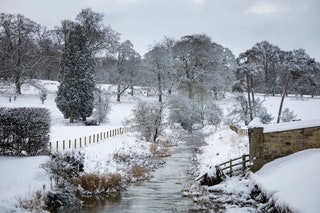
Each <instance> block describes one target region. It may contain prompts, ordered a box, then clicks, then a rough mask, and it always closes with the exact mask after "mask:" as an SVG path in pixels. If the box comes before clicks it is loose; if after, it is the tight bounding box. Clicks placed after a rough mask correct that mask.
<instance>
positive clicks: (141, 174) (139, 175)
mask: <svg viewBox="0 0 320 213" xmlns="http://www.w3.org/2000/svg"><path fill="white" fill-rule="evenodd" d="M147 173H148V170H147V169H145V168H143V167H141V166H139V165H137V164H135V165H133V166H132V168H131V174H132V177H133V178H135V179H137V180H142V179H145V178H147Z"/></svg>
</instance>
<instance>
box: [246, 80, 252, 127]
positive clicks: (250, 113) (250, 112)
mask: <svg viewBox="0 0 320 213" xmlns="http://www.w3.org/2000/svg"><path fill="white" fill-rule="evenodd" d="M250 88H251V86H250V77H249V75H247V93H248V105H249V107H248V108H249V116H250V121H252V120H253V116H252V105H251V97H250V91H251V89H250Z"/></svg>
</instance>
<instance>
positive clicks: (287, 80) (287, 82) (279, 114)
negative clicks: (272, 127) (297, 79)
mask: <svg viewBox="0 0 320 213" xmlns="http://www.w3.org/2000/svg"><path fill="white" fill-rule="evenodd" d="M289 80H290V74H289V75H288V77H287V79H286V84H285V87H284V91H283V94H282V97H281V102H280V107H279V112H278V118H277V123H280V118H281V111H282V106H283V102H284V97H285V96H286V95H287V93H288V84H289Z"/></svg>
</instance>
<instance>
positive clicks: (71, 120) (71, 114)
mask: <svg viewBox="0 0 320 213" xmlns="http://www.w3.org/2000/svg"><path fill="white" fill-rule="evenodd" d="M69 122H70V123H74V118H73V112H71V113H70V117H69Z"/></svg>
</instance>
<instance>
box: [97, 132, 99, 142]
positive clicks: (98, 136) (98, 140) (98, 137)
mask: <svg viewBox="0 0 320 213" xmlns="http://www.w3.org/2000/svg"><path fill="white" fill-rule="evenodd" d="M97 142H99V134H97Z"/></svg>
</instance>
